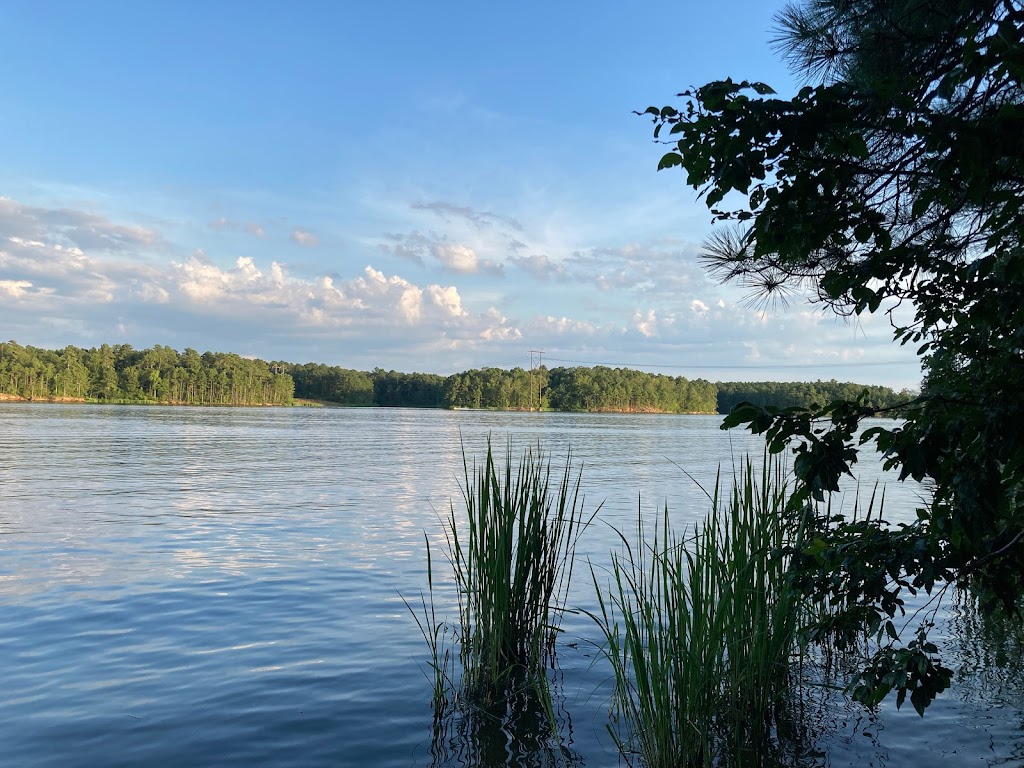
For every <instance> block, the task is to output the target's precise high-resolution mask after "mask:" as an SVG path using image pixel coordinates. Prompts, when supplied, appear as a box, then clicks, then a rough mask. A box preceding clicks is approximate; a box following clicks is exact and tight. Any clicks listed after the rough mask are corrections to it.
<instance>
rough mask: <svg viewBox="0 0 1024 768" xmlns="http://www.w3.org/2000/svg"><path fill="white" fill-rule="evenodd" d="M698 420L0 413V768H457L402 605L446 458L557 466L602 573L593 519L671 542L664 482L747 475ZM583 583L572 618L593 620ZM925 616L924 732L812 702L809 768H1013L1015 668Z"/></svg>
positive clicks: (594, 744) (694, 505)
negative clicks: (537, 448)
mask: <svg viewBox="0 0 1024 768" xmlns="http://www.w3.org/2000/svg"><path fill="white" fill-rule="evenodd" d="M719 422H720V419H719V418H717V417H703V416H634V415H631V416H616V415H575V414H536V413H533V414H531V413H515V414H511V413H510V414H504V413H482V412H466V411H461V412H448V411H415V410H397V409H396V410H384V409H373V410H370V409H366V410H355V409H353V410H343V409H312V408H309V409H306V408H291V409H194V408H162V407H102V406H77V405H42V404H38V405H37V404H33V405H24V404H9V405H2V404H0V684H2V685H3V692H2V693H0V764H2V765H10V766H61V767H67V766H311V767H319V766H348V765H355V766H358V765H373V766H377V765H380V766H424V765H431V764H432V763H433V764H449V763H450V764H460V761H461V763H462V764H465V763H466V762H467V759H466V756H465V755H460V754H459V751H458V748H457V747H455V748H454V749H449V750H448V751H445V750H441V751H440V752H439V750H438V749H437V745H436V744H434V743H433V741H432V730H431V708H430V686H429V682H428V680H427V679H426V677H425V676H424V674H423V665H424V662H425V660H426V656H427V655H426V646H425V644H424V642H423V639H422V637H421V636H420V634H419V631H418V629H417V628H416V625H415V623H414V622H413V620H412V618H411V617H410V615H409V613H408V611H407V609H406V607H405V605H404V604H403V602H402V600H401V597H400V595H405V596H408V597H410V598H415V597H416V596H417V595H418V594H419V592H420V590H421V589H425V587H426V576H425V570H426V568H425V565H426V556H425V545H424V531H426V532H427V533H428V534H430V535H431V536H432V537H435V536H437V535H439V533H440V525H439V522H438V518H437V514H438V513H444V512H445V511H446V510H447V509H448V505H449V502H450V500H451V499H455V501H456V505H457V508H458V501H459V499H460V490H459V480H460V478H461V472H462V455H463V454H462V451H463V446H464V448H465V451H466V454H467V455H468V456H469V457H471V458H472V457H479V456H481V455H482V454H483V452H484V450H485V447H486V440H487V437H488V435H490V436H491V437H492V439H493V440H494V442H495V444H496V445H497V446H498V447H499V448H500V449H501V453H504V448H505V446H506V444H507V443H508V442H509V441H511V444H512V445H513V450H514V451H515V452H516V453H518V451H519V450H521V449H523V448H525V447H527V446H529V445H535V444H536V443H537V442H538V441H540V442H541V443H542V444H543V446H544V448H546V449H548V450H550V451H552V452H553V454H554V456H555V457H556V462H557V461H564V456H565V452H566V451H567V450H568V449H569V448H570V446H571V448H572V452H573V457H574V461H577V462H582V463H583V464H584V470H583V489H584V492H585V493H586V497H587V502H586V507H587V509H588V510H592V509H593V508H594V507H596V506H597V504H598V503H600V502H603V504H604V506H603V508H602V510H601V513H600V516H599V521H598V522H597V523H595V524H594V525H592V526H591V528H589V529H588V530H587V532H586V533H585V534H584V537H583V539H582V540H581V542H580V546H579V550H578V553H579V555H580V556H581V557H582V558H590V560H591V562H592V563H594V565H595V567H598V568H599V567H600V566H601V565H603V564H604V563H606V562H607V560H608V551H609V550H610V549H611V548H613V547H615V546H616V540H615V539H616V537H615V534H614V532H613V531H612V528H611V527H610V526H609V525H606V523H610V524H611V526H617V527H619V528H622V529H624V530H626V531H632V530H633V527H634V525H635V521H636V516H637V512H638V510H641V511H643V512H644V513H645V514H647V515H650V516H653V515H654V514H655V512H656V511H657V510H659V509H661V508H663V507H664V505H665V504H666V503H667V505H668V507H669V509H670V511H671V514H672V518H673V520H674V521H675V523H676V525H679V526H681V525H685V524H687V523H688V522H692V521H695V520H697V519H699V518H700V517H702V516H703V515H704V514H705V512H706V510H707V506H708V504H707V499H706V498H705V497H704V495H703V492H702V491H701V490H700V488H698V487H697V485H696V484H695V482H694V481H693V480H690V479H689V478H687V476H686V474H684V473H683V472H682V471H681V470H680V469H679V468H677V466H675V465H678V466H679V467H682V468H683V469H685V470H686V472H688V473H689V474H690V475H692V476H693V477H694V479H695V480H697V481H699V482H700V483H701V484H702V485H704V486H705V487H706V488H708V489H709V490H710V488H711V486H713V484H714V478H715V472H716V469H717V468H718V467H719V465H721V466H723V467H724V468H726V469H727V470H728V469H729V468H730V467H732V466H733V465H734V463H735V462H736V461H738V460H739V458H740V457H741V456H743V455H744V454H746V453H748V452H749V453H753V454H754V455H755V456H757V457H760V455H761V453H762V450H763V449H762V446H761V443H760V441H758V440H757V439H755V438H752V437H750V436H748V435H746V434H745V433H741V432H732V433H725V432H722V431H720V430H719V429H718V424H719ZM864 472H865V477H864V479H863V481H862V484H863V485H870V484H871V483H872V482H873V481H874V479H877V477H878V469H877V467H865V468H864ZM917 493H918V492H917V490H916V489H915V488H913V487H907V486H899V485H896V486H889V487H888V489H887V493H886V510H887V517H889V518H890V519H898V518H900V517H901V516H904V517H907V518H909V517H911V516H912V515H913V509H914V505H915V502H916V496H917ZM852 495H853V491H851V492H850V494H848V497H847V499H846V500H845V502H844V503H845V504H847V505H848V506H849V505H851V504H852V501H851V499H852ZM580 562H582V563H583V566H582V567H579V568H578V569H577V571H576V574H575V582H574V590H573V594H572V597H571V601H570V602H572V603H573V604H575V605H581V606H583V607H592V606H593V594H592V592H593V588H592V587H591V586H590V584H589V573H588V572H587V569H586V566H585V560H581V561H580ZM944 615H945V616H946V617H947V624H948V626H949V627H950V629H948V630H944V634H947V635H948V636H949V640H948V647H949V650H948V651H947V657H946V660H947V663H948V662H953V666H956V667H957V668H958V669H959V670H960V680H959V681H958V683H957V685H956V687H955V688H954V690H952V691H951V692H949V693H947V694H946V695H945V696H944V697H942V698H941V699H940V700H939V701H938V702H937V703H936V704H935V705H933V707H932V708H931V709H930V710H929V711H928V713H927V716H926V718H925V719H924V721H923V722H922V721H921V720H920V719H919V718H918V717H917V715H916V714H914V713H913V710H912V709H911V708H910V706H909V705H908V706H907V707H906V708H905V710H904V711H902V712H899V713H896V712H895V711H894V710H893V709H892V708H891V707H886V708H883V710H882V711H881V712H879V713H870V712H867V711H865V710H863V709H861V708H859V707H857V706H854V705H852V704H848V703H844V702H843V701H842V700H841V699H838V698H835V697H833V699H832V700H829V701H826V702H825V705H824V709H823V710H822V711H821V712H819V713H818V714H817V715H816V716H815V717H816V729H817V730H818V732H820V737H819V741H818V749H819V750H820V752H821V756H820V757H819V758H818V759H817V763H818V764H822V765H830V766H848V765H849V766H854V765H858V766H859V765H873V766H932V765H934V764H936V763H937V762H942V763H943V764H949V765H1013V766H1024V715H1022V713H1021V710H1022V709H1024V705H1022V696H1021V681H1022V678H1024V675H1022V674H1021V666H1022V665H1021V660H1020V657H1019V655H1016V656H1015V655H1014V652H1013V650H1012V649H1011V650H1010V651H1009V655H1008V656H1004V657H1002V658H1000V656H999V654H1000V653H1002V652H1004V650H1005V649H1003V648H1001V647H1000V646H999V642H998V640H993V639H991V638H986V637H985V634H984V630H983V628H978V627H977V626H975V625H974V624H973V623H972V622H971V620H970V618H969V617H967V618H965V617H961V616H959V615H958V614H956V613H955V612H952V613H951V612H949V611H946V612H944ZM563 626H564V628H565V630H566V631H565V633H564V635H563V636H562V637H561V640H560V643H559V647H558V658H559V694H558V696H559V698H558V702H559V712H558V717H559V720H560V723H561V725H562V726H563V728H564V730H565V732H566V733H567V734H569V735H570V739H571V740H570V742H569V744H568V748H569V750H570V753H571V755H572V761H573V764H574V765H586V766H614V765H618V764H620V763H619V758H618V756H617V754H616V751H615V748H614V745H613V744H612V743H611V740H610V738H609V737H608V735H607V733H606V731H605V724H606V722H607V720H608V694H609V689H608V671H607V670H606V669H605V668H604V666H603V664H602V663H601V660H600V658H599V654H597V653H596V651H595V649H594V647H593V645H592V641H594V640H596V638H597V637H598V632H597V631H596V627H594V626H593V625H592V623H591V622H590V620H589V619H586V618H585V617H582V616H569V617H568V618H567V619H566V621H565V622H564V624H563ZM954 629H956V630H958V631H953V630H954ZM1017 652H1018V653H1019V649H1018V651H1017ZM509 740H510V746H509V749H510V750H512V749H513V747H512V746H511V742H512V741H513V740H514V735H511V734H510V735H509ZM519 761H520V759H519V758H513V759H510V761H509V764H519Z"/></svg>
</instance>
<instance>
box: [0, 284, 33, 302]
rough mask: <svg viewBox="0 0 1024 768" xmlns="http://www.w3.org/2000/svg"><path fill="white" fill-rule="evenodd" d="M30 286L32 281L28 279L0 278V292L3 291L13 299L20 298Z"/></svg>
mask: <svg viewBox="0 0 1024 768" xmlns="http://www.w3.org/2000/svg"><path fill="white" fill-rule="evenodd" d="M31 287H32V283H30V282H29V281H28V280H0V293H4V294H6V295H8V296H10V297H11V298H14V299H20V298H21V297H22V296H25V295H26V293H27V292H28V289H29V288H31Z"/></svg>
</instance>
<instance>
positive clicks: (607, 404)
mask: <svg viewBox="0 0 1024 768" xmlns="http://www.w3.org/2000/svg"><path fill="white" fill-rule="evenodd" d="M862 393H866V404H867V405H870V406H872V407H874V408H878V409H883V408H891V407H893V406H896V405H898V404H900V403H904V402H907V401H908V400H910V399H912V398H913V397H915V396H916V394H917V393H914V392H910V391H908V390H902V391H898V392H897V391H894V390H892V389H890V388H888V387H881V386H872V385H863V384H854V383H850V382H838V381H836V380H834V379H833V380H831V381H815V382H772V381H765V382H710V381H705V380H704V379H693V380H689V379H686V378H684V377H682V376H666V375H663V374H653V373H646V372H644V371H638V370H632V369H629V368H608V367H603V366H597V367H593V368H586V367H573V368H561V367H559V368H547V367H544V366H541V367H538V368H534V369H533V370H527V369H524V368H513V369H512V370H505V369H503V368H480V369H472V370H468V371H463V372H462V373H456V374H452V375H451V376H441V375H438V374H432V373H400V372H398V371H385V370H383V369H380V368H377V369H374V370H373V371H357V370H352V369H348V368H341V367H338V366H328V365H323V364H318V363H305V364H301V365H300V364H294V363H288V362H282V361H271V362H266V361H263V360H256V359H251V358H245V357H241V356H240V355H237V354H233V353H224V352H204V353H202V354H200V353H199V352H196V351H195V350H193V349H186V350H185V351H184V352H177V351H176V350H174V349H172V348H171V347H166V346H160V345H156V346H154V347H153V348H151V349H143V350H137V349H133V348H132V347H131V346H130V345H127V344H114V345H110V344H103V345H101V346H100V347H94V348H92V349H82V348H80V347H74V346H68V347H64V348H63V349H60V350H47V349H39V348H36V347H31V346H21V345H19V344H18V343H17V342H14V341H8V342H4V343H0V400H31V401H55V402H97V403H133V404H134V403H142V404H160V403H163V404H174V405H292V404H295V402H296V401H297V400H298V401H302V400H313V401H321V402H324V403H329V404H335V405H345V406H391V407H399V406H404V407H416V408H488V409H495V410H541V409H543V410H555V411H593V412H616V413H728V412H729V410H730V409H731V408H732V407H733V406H734V405H736V404H738V403H740V402H744V401H746V402H751V403H755V404H757V405H774V406H778V407H790V406H801V407H809V406H810V405H812V404H813V403H818V404H821V403H826V402H831V401H834V400H839V399H851V400H855V399H857V398H858V397H859V396H860V395H861V394H862Z"/></svg>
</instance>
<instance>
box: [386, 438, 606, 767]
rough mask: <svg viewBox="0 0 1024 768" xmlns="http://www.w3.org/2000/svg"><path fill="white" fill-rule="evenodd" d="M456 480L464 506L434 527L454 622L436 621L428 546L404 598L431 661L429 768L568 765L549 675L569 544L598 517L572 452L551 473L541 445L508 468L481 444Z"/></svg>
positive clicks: (435, 576)
mask: <svg viewBox="0 0 1024 768" xmlns="http://www.w3.org/2000/svg"><path fill="white" fill-rule="evenodd" d="M463 478H464V482H463V485H462V501H463V504H462V505H461V506H460V507H459V508H457V507H456V504H455V503H454V501H453V502H452V503H451V504H450V511H449V514H448V516H447V518H446V519H443V520H442V523H443V528H444V540H445V545H444V553H445V556H446V559H447V564H448V567H449V568H450V576H451V582H450V583H452V584H453V585H454V588H455V589H454V591H455V599H454V601H455V603H456V605H457V608H458V621H457V622H449V621H448V620H447V619H445V618H440V617H439V615H438V611H437V608H436V605H437V602H436V600H435V598H438V597H440V595H439V594H437V593H435V584H436V583H437V582H438V580H439V578H440V577H441V576H442V575H443V573H442V572H443V570H444V569H443V568H441V569H439V570H438V571H435V568H436V567H437V562H436V561H437V558H435V557H433V555H432V551H431V546H430V541H429V538H428V539H427V576H428V592H427V593H426V594H422V593H421V595H420V599H419V601H418V604H416V605H414V604H411V603H409V602H408V601H406V605H407V606H408V608H409V610H410V612H411V613H412V615H413V617H414V618H415V619H416V623H417V624H418V626H419V628H420V631H421V632H422V634H423V637H424V639H425V640H426V642H427V644H428V646H429V648H430V653H431V657H430V662H429V666H430V669H431V673H430V675H431V678H432V683H433V694H434V696H433V704H434V738H433V747H432V752H433V755H434V759H435V762H437V763H442V762H446V761H447V760H448V759H449V758H452V759H456V758H457V759H458V760H468V761H469V763H470V764H488V765H490V764H504V761H502V760H499V757H498V756H499V755H515V757H514V760H513V763H512V764H524V765H526V764H534V763H533V762H531V761H534V760H540V761H541V762H540V763H538V764H565V762H566V759H567V758H568V757H569V756H570V755H571V753H570V752H569V751H568V750H567V749H566V748H565V747H564V746H563V744H562V739H561V737H560V731H561V726H560V724H559V721H560V720H564V718H560V717H559V715H558V713H559V711H561V708H560V707H559V705H558V704H557V703H556V701H555V695H556V692H555V691H554V688H555V687H556V685H555V684H553V682H552V680H551V678H550V677H549V674H548V673H549V668H551V667H554V662H555V638H556V636H557V633H558V631H559V625H560V622H561V617H562V615H563V613H564V612H565V611H566V600H567V597H568V591H569V585H570V581H571V578H572V570H573V560H574V556H575V552H576V544H577V542H578V540H579V537H580V535H581V533H582V532H583V530H584V529H585V528H586V527H587V525H589V524H590V522H591V521H592V520H593V518H594V515H596V514H597V510H595V511H594V513H593V514H592V515H590V517H589V518H585V517H584V514H583V497H582V495H581V494H580V482H581V478H582V469H580V470H579V471H578V472H576V473H575V474H574V471H573V468H572V462H571V456H567V457H566V461H565V467H564V469H562V470H560V471H553V470H552V464H551V460H550V456H549V455H548V454H545V453H544V452H543V451H541V450H540V448H537V449H536V450H533V449H528V450H526V451H524V452H523V453H522V454H521V456H520V457H519V460H518V462H514V461H513V457H512V450H511V445H510V446H509V450H508V453H507V455H506V457H505V461H504V463H501V462H500V461H499V460H498V459H496V458H495V455H494V451H493V449H492V447H491V444H490V441H488V445H487V454H486V456H485V457H484V459H483V461H482V463H480V464H477V463H476V462H475V461H474V462H472V463H471V462H470V460H469V459H468V458H466V456H465V452H464V453H463ZM509 759H512V758H509ZM524 761H525V762H524Z"/></svg>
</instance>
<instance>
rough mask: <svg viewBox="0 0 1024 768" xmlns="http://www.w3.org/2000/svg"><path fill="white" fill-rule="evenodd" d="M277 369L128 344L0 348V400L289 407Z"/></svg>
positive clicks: (287, 380)
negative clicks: (50, 347)
mask: <svg viewBox="0 0 1024 768" xmlns="http://www.w3.org/2000/svg"><path fill="white" fill-rule="evenodd" d="M293 387H294V382H293V380H292V377H291V376H289V375H288V374H287V373H285V372H284V369H283V367H282V366H280V365H278V366H271V365H269V364H267V363H265V362H263V361H262V360H248V359H246V358H243V357H240V356H238V355H235V354H225V353H223V352H204V353H203V354H199V353H198V352H196V351H195V350H194V349H186V350H185V351H184V352H181V353H178V352H176V351H175V350H173V349H171V348H170V347H161V346H159V345H157V346H155V347H153V348H152V349H145V350H136V349H132V347H131V346H129V345H127V344H114V345H109V344H104V345H102V346H100V347H97V348H93V349H81V348H79V347H65V348H64V349H60V350H47V349H37V348H35V347H22V346H20V345H19V344H17V343H15V342H13V341H9V342H6V343H0V394H4V395H9V396H14V397H19V398H24V399H26V400H89V401H96V402H107V403H181V404H189V405H287V404H289V403H291V401H292V391H293Z"/></svg>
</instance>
